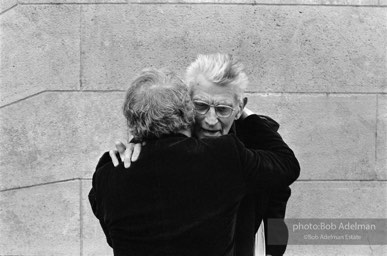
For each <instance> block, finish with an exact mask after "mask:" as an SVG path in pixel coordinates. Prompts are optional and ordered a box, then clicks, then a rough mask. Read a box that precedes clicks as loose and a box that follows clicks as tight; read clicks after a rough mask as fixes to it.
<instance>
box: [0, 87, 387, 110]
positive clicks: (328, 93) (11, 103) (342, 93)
mask: <svg viewBox="0 0 387 256" xmlns="http://www.w3.org/2000/svg"><path fill="white" fill-rule="evenodd" d="M125 91H126V90H123V89H113V90H87V89H86V90H82V91H81V90H43V91H40V92H37V93H34V94H31V95H28V96H26V97H24V98H21V99H18V100H15V101H12V102H10V103H7V104H4V105H2V106H0V109H2V108H4V107H8V106H10V105H13V104H16V103H19V102H21V101H24V100H27V99H30V98H32V97H35V96H37V95H39V94H43V93H49V92H77V93H83V92H98V93H110V92H125ZM245 93H248V94H252V95H256V94H281V95H282V94H283V95H286V94H300V95H303V94H310V95H319V94H321V95H324V94H325V95H330V94H332V95H374V94H381V95H384V94H387V92H277V91H272V92H264V91H246V92H245Z"/></svg>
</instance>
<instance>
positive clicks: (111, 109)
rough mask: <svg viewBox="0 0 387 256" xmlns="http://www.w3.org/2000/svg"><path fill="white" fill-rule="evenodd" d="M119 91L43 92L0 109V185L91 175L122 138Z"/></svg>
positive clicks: (121, 94)
mask: <svg viewBox="0 0 387 256" xmlns="http://www.w3.org/2000/svg"><path fill="white" fill-rule="evenodd" d="M123 99H124V93H123V92H106V93H104V92H101V93H93V92H67V93H66V92H62V93H43V94H40V95H38V96H36V97H33V98H30V99H27V100H24V101H22V102H19V103H18V104H14V105H10V106H7V107H5V108H2V109H1V110H0V125H1V131H0V133H1V134H2V136H0V170H1V171H0V185H1V186H0V187H1V189H4V188H12V187H18V186H26V185H32V184H39V183H44V182H51V181H57V180H65V179H71V178H77V177H91V174H92V173H93V171H94V168H95V166H96V164H97V161H98V159H99V157H100V156H101V155H102V153H103V152H105V151H107V150H110V149H113V147H114V141H115V140H117V139H125V127H126V123H125V119H124V117H123V115H122V113H121V106H122V103H123Z"/></svg>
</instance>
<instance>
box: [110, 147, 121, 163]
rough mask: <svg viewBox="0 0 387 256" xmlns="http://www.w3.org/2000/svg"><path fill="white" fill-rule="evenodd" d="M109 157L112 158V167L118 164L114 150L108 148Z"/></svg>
mask: <svg viewBox="0 0 387 256" xmlns="http://www.w3.org/2000/svg"><path fill="white" fill-rule="evenodd" d="M109 155H110V158H111V159H112V162H113V165H114V167H117V166H118V164H119V161H118V158H117V156H116V151H114V150H110V151H109Z"/></svg>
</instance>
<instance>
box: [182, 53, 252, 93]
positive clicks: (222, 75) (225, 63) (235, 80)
mask: <svg viewBox="0 0 387 256" xmlns="http://www.w3.org/2000/svg"><path fill="white" fill-rule="evenodd" d="M243 69H244V67H243V65H242V64H241V63H240V62H239V61H237V60H235V59H233V57H232V55H231V54H222V53H215V54H209V55H203V54H199V55H198V57H197V58H196V60H195V61H194V62H192V63H191V64H190V65H189V67H188V68H187V72H186V82H187V84H188V86H190V87H191V86H193V85H194V84H195V83H196V79H197V78H198V76H199V75H202V76H204V77H205V78H206V79H207V80H208V81H210V82H212V83H214V84H217V85H220V86H224V85H231V86H235V88H236V91H237V93H238V98H240V99H241V98H242V97H243V92H244V91H245V90H246V88H247V85H248V83H249V81H248V77H247V75H246V73H245V72H244V71H243Z"/></svg>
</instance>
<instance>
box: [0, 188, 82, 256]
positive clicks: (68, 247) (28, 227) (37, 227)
mask: <svg viewBox="0 0 387 256" xmlns="http://www.w3.org/2000/svg"><path fill="white" fill-rule="evenodd" d="M79 200H80V182H79V181H70V182H64V183H56V184H48V185H42V186H37V187H29V188H23V189H17V190H9V191H3V192H0V225H1V228H0V237H1V239H0V255H42V256H43V255H80V240H79V237H80V212H79Z"/></svg>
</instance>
